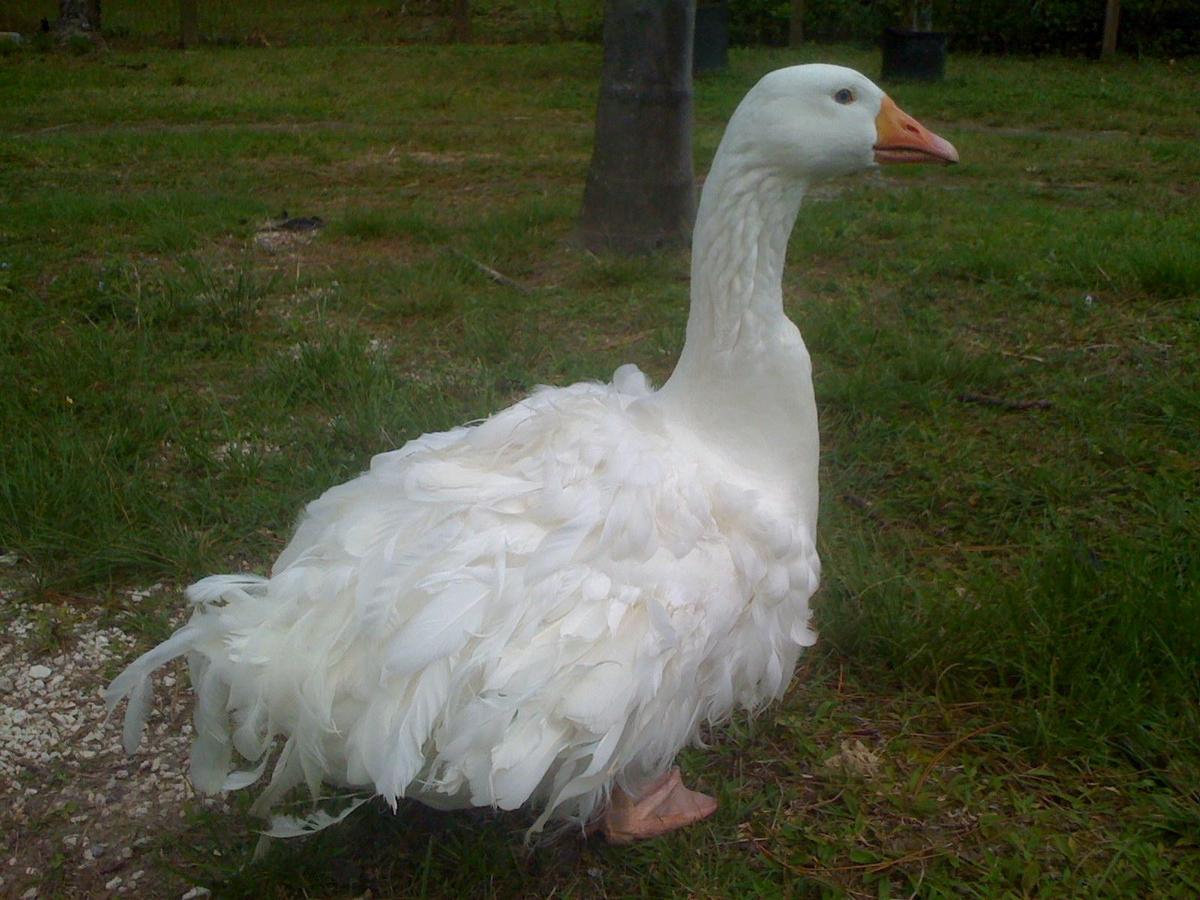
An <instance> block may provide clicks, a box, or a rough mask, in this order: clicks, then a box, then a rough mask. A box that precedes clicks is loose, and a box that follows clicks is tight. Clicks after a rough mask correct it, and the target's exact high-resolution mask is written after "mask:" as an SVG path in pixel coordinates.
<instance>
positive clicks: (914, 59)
mask: <svg viewBox="0 0 1200 900" xmlns="http://www.w3.org/2000/svg"><path fill="white" fill-rule="evenodd" d="M881 74H882V77H883V80H884V81H941V80H942V79H943V78H945V77H946V33H945V32H944V31H903V30H901V29H899V28H885V29H884V31H883V71H882V73H881Z"/></svg>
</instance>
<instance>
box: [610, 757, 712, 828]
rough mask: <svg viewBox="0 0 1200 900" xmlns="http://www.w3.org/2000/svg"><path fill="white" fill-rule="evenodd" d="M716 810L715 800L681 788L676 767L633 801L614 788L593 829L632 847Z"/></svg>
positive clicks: (617, 788) (681, 782)
mask: <svg viewBox="0 0 1200 900" xmlns="http://www.w3.org/2000/svg"><path fill="white" fill-rule="evenodd" d="M716 811H717V801H716V800H715V799H714V798H712V797H710V796H708V795H707V794H701V793H699V792H698V791H692V790H688V789H687V788H686V787H684V786H683V781H682V779H681V778H680V777H679V768H678V767H675V768H672V769H671V771H669V772H667V774H666V775H664V776H663V777H662V778H660V779H659V780H658V781H656V782H654V783H653V784H651V785H650V786H649V787H648V788H646V790H644V791H643V792H642V794H641V796H640V797H638V798H637V799H636V800H635V799H634V798H633V797H630V796H629V794H627V793H625V792H624V791H623V790H621V789H620V788H619V787H614V788H613V792H612V799H611V800H610V802H609V805H608V809H607V810H606V811H605V813H604V815H603V816H601V818H600V820H599V821H598V822H597V823H596V830H598V831H600V832H601V833H602V834H603V835H604V837H605V838H606V839H607V840H608V842H609V843H610V844H631V843H633V842H634V841H641V840H647V839H648V838H653V837H658V836H659V835H660V834H666V833H667V832H668V831H674V830H675V829H677V828H683V827H684V826H685V825H691V824H692V823H693V822H699V821H701V820H702V819H707V818H708V817H709V816H711V815H712V814H713V813H715V812H716Z"/></svg>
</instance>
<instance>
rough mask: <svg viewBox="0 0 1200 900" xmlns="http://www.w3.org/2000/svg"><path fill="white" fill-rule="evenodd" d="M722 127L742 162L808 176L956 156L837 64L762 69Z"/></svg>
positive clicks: (814, 177) (821, 176)
mask: <svg viewBox="0 0 1200 900" xmlns="http://www.w3.org/2000/svg"><path fill="white" fill-rule="evenodd" d="M727 135H728V136H729V137H732V138H733V141H732V143H733V146H732V147H730V150H732V151H733V152H734V154H736V156H737V157H739V158H740V159H741V161H742V163H743V165H747V166H751V167H753V168H757V169H765V170H767V171H770V172H772V173H773V174H778V175H781V176H784V177H789V178H793V179H798V180H801V181H804V182H808V183H812V182H814V181H823V180H825V179H828V178H834V177H837V176H839V175H847V174H850V173H852V172H858V171H862V170H865V169H870V168H872V167H874V166H876V165H879V164H889V163H901V162H905V163H913V162H940V163H956V162H958V151H957V150H955V149H954V146H953V145H952V144H951V143H950V142H949V141H947V140H945V139H943V138H940V137H938V136H937V135H936V134H934V133H933V132H931V131H929V130H928V129H927V128H925V127H924V126H922V125H921V124H920V123H919V122H917V121H916V120H915V119H913V118H912V117H911V116H909V115H908V114H907V113H905V112H903V111H902V110H901V109H900V108H899V107H898V106H897V105H896V104H895V103H894V102H893V101H892V99H891V98H890V97H888V95H887V94H886V93H884V92H883V90H881V89H880V88H879V87H878V86H877V85H875V84H874V83H873V82H872V81H871V80H870V79H869V78H867V77H866V76H864V75H861V74H859V73H858V72H855V71H854V70H853V69H847V68H844V67H842V66H831V65H820V64H815V65H803V66H791V67H789V68H786V69H777V70H776V71H774V72H771V73H769V74H768V75H765V76H764V77H763V78H762V79H761V80H760V81H759V82H758V84H756V85H755V86H754V87H753V88H752V89H751V90H750V92H749V93H748V94H747V95H746V97H745V99H744V100H742V103H741V105H739V107H738V109H737V111H736V112H735V113H734V116H733V118H732V119H731V121H730V128H729V130H728V131H727Z"/></svg>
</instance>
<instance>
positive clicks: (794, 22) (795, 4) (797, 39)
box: [788, 0, 804, 47]
mask: <svg viewBox="0 0 1200 900" xmlns="http://www.w3.org/2000/svg"><path fill="white" fill-rule="evenodd" d="M803 43H804V0H792V17H791V18H790V19H789V20H788V46H789V47H799V46H800V45H801V44H803Z"/></svg>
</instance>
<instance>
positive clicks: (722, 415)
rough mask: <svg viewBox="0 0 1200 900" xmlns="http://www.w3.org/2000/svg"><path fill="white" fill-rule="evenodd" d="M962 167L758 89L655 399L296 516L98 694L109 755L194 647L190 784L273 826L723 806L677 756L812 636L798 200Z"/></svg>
mask: <svg viewBox="0 0 1200 900" xmlns="http://www.w3.org/2000/svg"><path fill="white" fill-rule="evenodd" d="M957 158H958V155H957V153H956V151H955V150H954V148H953V147H952V146H951V145H950V144H949V143H947V142H946V141H944V140H942V139H941V138H939V137H937V136H936V135H933V134H931V133H930V132H928V131H926V130H925V129H924V128H922V127H921V126H920V125H918V124H917V123H916V122H915V121H913V120H912V119H911V118H909V117H908V116H906V115H905V114H904V113H902V112H901V111H900V110H899V109H898V108H897V107H896V105H895V104H894V103H892V101H891V100H890V99H888V97H887V96H885V95H884V93H883V92H882V91H881V90H880V89H879V88H878V87H876V86H875V85H874V84H872V83H871V82H870V81H869V80H868V79H866V78H865V77H863V76H862V75H860V74H858V73H857V72H854V71H851V70H849V69H844V68H840V67H837V66H828V65H808V66H797V67H793V68H787V69H781V70H779V71H776V72H773V73H771V74H769V75H767V76H766V77H764V78H763V79H762V80H761V81H760V82H759V83H758V84H757V85H756V86H755V87H754V88H753V89H752V90H751V91H750V92H749V94H747V95H746V98H745V99H744V100H743V101H742V103H741V104H740V106H739V107H738V109H737V111H736V112H735V113H734V115H733V118H732V120H731V121H730V123H729V127H728V130H727V131H726V133H725V136H724V139H723V140H722V141H721V145H720V148H719V149H718V151H717V154H716V158H715V159H714V161H713V165H712V170H711V172H710V173H709V176H708V179H707V182H706V184H705V186H704V191H703V195H702V198H701V202H700V209H699V214H698V219H697V224H696V229H695V238H694V242H693V252H692V299H691V312H690V316H689V319H688V326H687V341H686V344H685V345H684V348H683V354H682V356H681V358H680V360H679V364H678V366H677V368H676V369H675V372H674V374H673V375H672V376H671V378H670V380H669V381H668V382H667V383H666V384H665V385H664V386H663V387H662V389H660V390H658V391H655V390H653V389H652V388H651V387H650V386H649V385H648V384H647V381H646V378H645V377H644V376H643V375H642V374H641V373H640V372H639V371H638V370H637V369H636V368H635V367H634V366H623V367H621V368H620V369H618V370H617V372H616V374H615V376H614V378H613V382H612V384H590V383H589V384H576V385H572V386H570V387H565V388H542V389H540V390H538V391H537V392H535V393H534V394H533V395H532V396H530V397H529V398H528V399H526V400H523V401H521V402H520V403H517V404H516V405H515V406H512V407H510V408H508V409H506V410H504V411H502V412H499V413H496V414H495V415H494V416H492V417H491V418H489V419H487V420H486V421H484V422H483V423H481V424H478V425H473V426H468V427H463V428H456V429H454V430H452V431H448V432H444V433H440V434H428V435H425V436H423V437H421V438H418V439H416V440H414V441H411V442H409V443H408V444H406V445H405V446H404V447H402V448H400V449H399V450H395V451H392V452H390V453H384V454H381V455H379V456H376V457H375V458H374V459H373V460H372V462H371V467H370V470H369V471H367V472H366V473H364V474H363V475H361V476H359V477H358V478H356V479H354V480H353V481H350V482H348V483H347V484H343V485H340V486H338V487H335V488H332V489H331V490H329V491H327V492H326V493H325V494H324V495H322V496H321V497H320V498H319V499H317V500H316V501H314V502H313V503H311V504H310V505H309V506H308V508H307V510H306V511H305V514H304V516H303V519H302V520H301V522H300V525H299V528H298V530H297V532H296V535H295V537H293V538H292V541H291V543H290V544H289V545H288V547H287V549H285V550H284V551H283V553H282V554H281V555H280V557H279V559H278V560H277V561H276V563H275V566H274V568H273V569H272V573H271V577H270V578H257V577H248V576H242V575H219V576H214V577H210V578H205V579H204V580H202V581H200V582H198V583H197V584H195V585H193V586H192V587H191V588H189V589H188V592H187V596H188V598H189V599H190V600H191V602H192V603H193V604H195V610H194V612H193V614H192V617H191V621H190V622H189V623H188V624H187V625H186V626H184V627H183V628H181V629H180V630H179V631H177V632H176V633H175V634H174V636H172V637H171V638H170V639H168V640H167V641H166V642H164V643H163V644H161V645H159V646H158V647H156V648H155V649H153V650H151V651H149V652H148V653H146V654H145V655H143V656H142V657H141V658H140V659H138V660H136V661H135V662H134V663H132V664H131V665H130V666H129V667H128V668H127V669H126V670H125V671H124V672H123V673H122V674H121V675H120V676H119V677H118V678H116V680H114V681H113V683H112V685H111V686H110V687H109V689H108V694H107V696H108V702H109V704H110V706H111V705H112V704H115V703H117V702H118V701H119V700H120V699H122V698H124V697H126V696H128V697H129V708H128V710H127V712H126V718H125V730H124V739H125V746H126V749H127V750H128V751H129V752H133V750H134V749H135V748H136V747H137V745H138V742H139V740H140V736H141V732H142V729H143V725H144V723H145V720H146V717H147V714H148V712H149V706H150V687H149V676H150V674H151V673H152V672H153V671H154V670H155V669H157V668H158V667H159V666H161V665H163V664H164V663H166V662H167V661H168V660H171V659H173V658H175V657H177V656H180V655H183V654H187V658H188V662H189V664H190V666H191V676H192V685H193V688H194V690H195V693H196V711H195V722H196V739H195V743H194V745H193V748H192V760H191V764H192V769H191V775H192V780H193V782H194V783H195V786H196V787H197V788H198V789H199V790H201V791H210V792H211V791H218V790H222V789H232V788H239V787H246V786H248V785H249V784H251V783H253V782H254V781H255V780H257V779H258V778H259V776H260V775H261V774H262V773H263V772H264V771H265V769H266V766H267V763H268V760H269V759H274V760H275V764H274V769H273V774H272V776H271V778H270V784H269V786H268V787H267V788H266V790H265V791H264V792H263V794H262V795H261V797H260V798H259V801H258V803H257V804H256V808H257V810H258V811H260V812H265V811H266V810H268V809H269V808H270V807H271V806H272V805H274V804H275V803H276V802H278V801H279V800H280V799H281V798H282V797H283V796H284V794H285V793H287V792H288V791H290V790H291V789H292V788H295V787H297V786H299V785H301V784H306V785H307V787H308V789H309V790H310V791H311V792H312V794H313V795H314V797H316V796H317V795H318V793H319V791H320V789H321V786H322V784H331V785H339V786H349V787H351V788H355V789H360V790H361V791H363V792H364V793H367V794H375V795H381V796H383V797H384V798H386V799H387V800H388V802H389V803H391V804H393V805H395V803H396V801H397V800H398V799H400V798H402V797H411V798H415V799H418V800H420V801H422V802H424V803H427V804H429V805H431V806H436V807H441V808H454V807H465V806H492V807H498V808H500V809H515V808H517V807H520V806H522V805H524V804H531V805H532V806H533V807H534V808H535V809H538V810H540V816H539V818H538V819H537V822H536V823H535V825H534V830H537V829H540V828H541V827H542V826H543V825H545V824H546V823H547V822H549V821H573V822H576V823H580V824H584V823H588V822H592V823H594V824H595V825H596V826H597V827H599V828H600V829H601V830H602V831H604V833H605V834H606V835H607V836H608V837H609V838H610V839H612V840H614V841H628V840H632V839H635V838H645V837H651V836H654V835H656V834H660V833H662V832H664V831H668V830H670V829H672V828H677V827H680V826H682V825H685V824H687V823H689V822H693V821H696V820H698V819H701V818H704V817H705V816H707V815H710V814H711V813H712V812H713V811H714V810H715V809H716V801H715V800H713V799H712V798H710V797H706V796H705V795H703V794H699V793H696V792H694V791H690V790H688V789H687V788H685V787H684V786H683V785H682V783H681V782H680V779H679V775H678V770H677V769H672V768H671V765H672V762H673V760H674V758H675V755H676V754H677V753H678V751H679V750H680V748H682V747H683V746H684V745H686V744H688V743H689V742H690V741H693V740H694V739H695V738H696V737H697V734H698V731H699V729H700V727H701V724H702V723H705V722H716V721H719V720H721V719H723V718H725V717H726V716H728V715H729V714H730V712H731V711H732V710H733V709H734V708H735V707H744V708H748V709H753V708H756V707H759V706H761V705H762V704H764V703H765V702H767V701H769V700H771V699H773V698H776V697H778V696H779V695H780V694H781V693H782V692H783V690H784V689H785V687H786V686H787V683H788V681H789V679H790V677H791V672H792V669H793V666H794V664H795V662H796V658H797V656H798V655H799V653H800V651H801V649H802V648H803V647H806V646H808V645H810V644H812V643H813V641H814V640H815V639H816V635H815V633H814V631H813V629H812V626H811V623H810V613H809V605H808V600H809V597H810V596H811V595H812V593H813V591H815V590H816V588H817V581H818V572H819V564H818V560H817V553H816V548H815V544H814V541H815V537H816V524H817V456H818V436H817V410H816V404H815V401H814V398H813V387H812V379H811V368H810V364H809V357H808V352H807V350H806V349H805V346H804V342H803V341H802V340H801V338H800V333H799V332H798V331H797V330H796V327H795V326H794V325H793V324H792V323H791V322H790V321H789V320H788V319H787V317H786V316H785V315H784V312H783V303H782V297H781V289H780V281H781V276H782V272H783V264H784V253H785V251H786V249H787V243H788V235H789V233H790V232H791V229H792V224H793V222H794V220H795V218H796V215H797V213H798V211H799V208H800V203H801V200H802V199H803V197H804V195H805V192H806V191H807V190H808V189H809V188H810V187H811V186H812V185H813V184H814V183H816V182H819V181H822V180H825V179H828V178H832V177H835V176H839V175H844V174H847V173H851V172H856V171H859V170H865V169H869V168H871V167H872V166H873V165H875V164H876V163H879V162H915V161H922V160H935V161H944V162H954V161H956V160H957ZM277 741H279V742H282V747H281V749H280V752H279V753H278V755H275V754H273V753H272V748H273V746H274V745H275V744H276V742H277ZM238 760H241V761H242V764H243V765H244V767H245V768H244V770H243V771H233V770H234V769H236V768H237V767H238ZM231 772H232V774H231ZM347 811H348V808H347ZM344 814H345V812H343V815H344ZM337 818H341V816H338V817H337ZM332 821H336V818H334V817H332V816H330V815H329V814H328V813H324V812H321V813H317V814H314V815H312V816H310V817H308V818H307V819H304V820H300V821H297V820H284V819H277V820H276V825H275V827H274V828H273V829H272V831H270V832H268V834H296V833H302V832H305V831H308V830H312V829H314V828H316V827H321V826H323V825H325V824H328V823H330V822H332Z"/></svg>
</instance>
